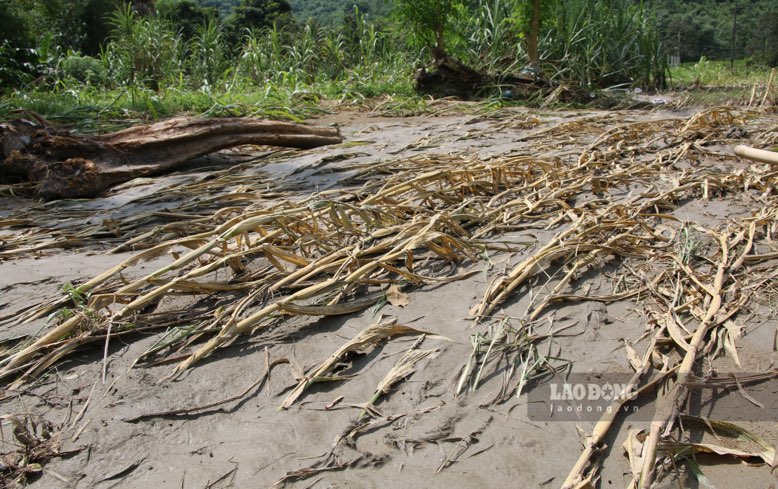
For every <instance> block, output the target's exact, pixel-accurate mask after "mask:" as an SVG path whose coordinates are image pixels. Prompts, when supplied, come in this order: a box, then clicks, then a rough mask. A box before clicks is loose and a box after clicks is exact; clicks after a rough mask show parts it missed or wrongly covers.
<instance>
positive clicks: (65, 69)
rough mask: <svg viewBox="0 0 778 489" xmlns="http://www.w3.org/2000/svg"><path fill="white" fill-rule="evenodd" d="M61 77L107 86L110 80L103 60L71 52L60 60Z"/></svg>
mask: <svg viewBox="0 0 778 489" xmlns="http://www.w3.org/2000/svg"><path fill="white" fill-rule="evenodd" d="M59 68H60V73H61V77H62V78H63V79H65V80H75V81H77V82H80V83H86V84H89V85H96V86H106V85H108V83H109V81H110V77H109V76H108V69H107V68H106V67H105V65H104V64H103V62H102V60H99V59H97V58H93V57H91V56H81V55H78V54H73V53H69V54H68V55H67V56H65V57H64V58H63V59H62V61H60V65H59Z"/></svg>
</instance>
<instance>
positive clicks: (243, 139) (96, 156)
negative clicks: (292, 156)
mask: <svg viewBox="0 0 778 489" xmlns="http://www.w3.org/2000/svg"><path fill="white" fill-rule="evenodd" d="M42 122H44V121H42V120H41V121H39V122H31V121H29V120H23V119H18V120H14V121H11V122H8V123H5V124H0V139H1V140H2V150H3V153H2V156H3V160H2V161H1V162H0V179H3V180H6V181H8V180H16V181H19V180H21V181H30V182H33V183H35V184H36V185H37V194H38V195H39V196H40V197H42V198H44V199H47V200H53V199H62V198H81V197H94V196H96V195H98V194H100V193H101V192H103V191H105V190H106V189H108V188H110V187H111V186H113V185H116V184H118V183H122V182H126V181H129V180H131V179H133V178H137V177H143V176H149V175H156V174H160V173H162V172H166V171H170V170H173V169H175V168H178V167H180V166H182V165H185V164H186V163H187V162H189V161H191V160H193V159H194V158H197V157H200V156H205V155H207V154H210V153H214V152H216V151H219V150H222V149H226V148H231V147H234V146H241V145H246V144H253V145H263V146H265V145H266V146H282V147H291V148H303V149H305V148H315V147H318V146H324V145H327V144H337V143H340V142H342V138H341V136H340V132H339V131H338V130H337V129H336V128H321V127H312V126H305V125H300V124H291V123H285V122H274V121H264V120H256V119H248V118H229V119H228V118H224V119H218V118H216V119H203V118H191V117H178V118H174V119H169V120H166V121H162V122H158V123H155V124H150V125H141V126H134V127H131V128H129V129H125V130H122V131H118V132H114V133H110V134H105V135H101V136H85V135H78V134H74V133H72V132H70V131H64V130H61V129H56V128H54V127H52V126H50V125H47V124H42Z"/></svg>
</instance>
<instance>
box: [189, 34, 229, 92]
mask: <svg viewBox="0 0 778 489" xmlns="http://www.w3.org/2000/svg"><path fill="white" fill-rule="evenodd" d="M189 53H190V56H189V63H190V70H191V73H192V77H193V79H194V80H195V82H196V83H198V84H199V85H200V86H201V87H206V88H208V89H209V90H210V88H211V87H212V86H213V85H214V84H216V82H217V81H218V80H219V78H220V77H222V76H223V75H224V74H225V70H226V64H227V63H226V62H227V57H226V53H227V48H226V45H225V42H224V35H223V29H222V26H221V24H219V23H218V22H217V21H216V20H215V19H208V20H206V21H205V22H203V23H202V24H200V25H199V26H198V27H197V30H196V31H195V35H194V37H193V38H192V40H191V41H190V42H189Z"/></svg>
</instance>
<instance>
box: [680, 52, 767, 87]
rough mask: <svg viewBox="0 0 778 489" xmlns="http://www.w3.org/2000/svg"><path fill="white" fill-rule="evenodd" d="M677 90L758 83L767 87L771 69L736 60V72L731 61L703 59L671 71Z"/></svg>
mask: <svg viewBox="0 0 778 489" xmlns="http://www.w3.org/2000/svg"><path fill="white" fill-rule="evenodd" d="M670 77H671V83H672V86H673V87H675V88H697V87H730V88H731V87H748V88H749V91H750V88H751V87H752V86H753V85H754V84H755V83H756V84H760V85H766V84H767V80H768V79H769V78H770V68H767V67H764V66H758V65H753V64H751V63H750V62H749V61H748V60H736V61H735V66H734V70H733V69H732V68H731V67H730V63H729V61H714V60H708V59H705V58H703V59H701V60H700V61H699V62H697V63H683V64H681V65H680V66H679V67H677V68H671V69H670Z"/></svg>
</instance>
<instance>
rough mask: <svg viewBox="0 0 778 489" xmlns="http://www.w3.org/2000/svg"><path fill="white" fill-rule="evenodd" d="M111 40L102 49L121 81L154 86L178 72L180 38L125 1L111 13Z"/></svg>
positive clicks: (157, 19)
mask: <svg viewBox="0 0 778 489" xmlns="http://www.w3.org/2000/svg"><path fill="white" fill-rule="evenodd" d="M111 25H112V26H113V31H112V33H111V42H110V43H109V45H108V47H107V49H106V50H105V52H106V54H107V56H108V64H109V66H110V67H111V69H112V71H113V73H114V74H115V76H118V77H119V78H120V79H121V80H123V81H124V83H125V84H127V85H130V86H135V85H136V84H138V83H145V84H148V85H149V86H151V87H152V88H157V87H158V86H159V84H160V82H162V81H163V80H165V79H167V80H168V81H169V80H173V79H175V78H178V76H177V75H180V73H181V59H180V58H181V43H180V37H179V36H178V35H177V34H175V33H173V32H172V30H171V29H170V27H169V26H168V25H167V24H166V23H165V22H164V21H163V20H162V19H159V18H156V17H141V16H140V15H138V13H137V12H136V11H135V10H134V9H133V8H132V6H131V5H130V4H126V5H124V6H122V7H120V8H119V9H117V10H116V11H115V12H114V13H113V15H111Z"/></svg>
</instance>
